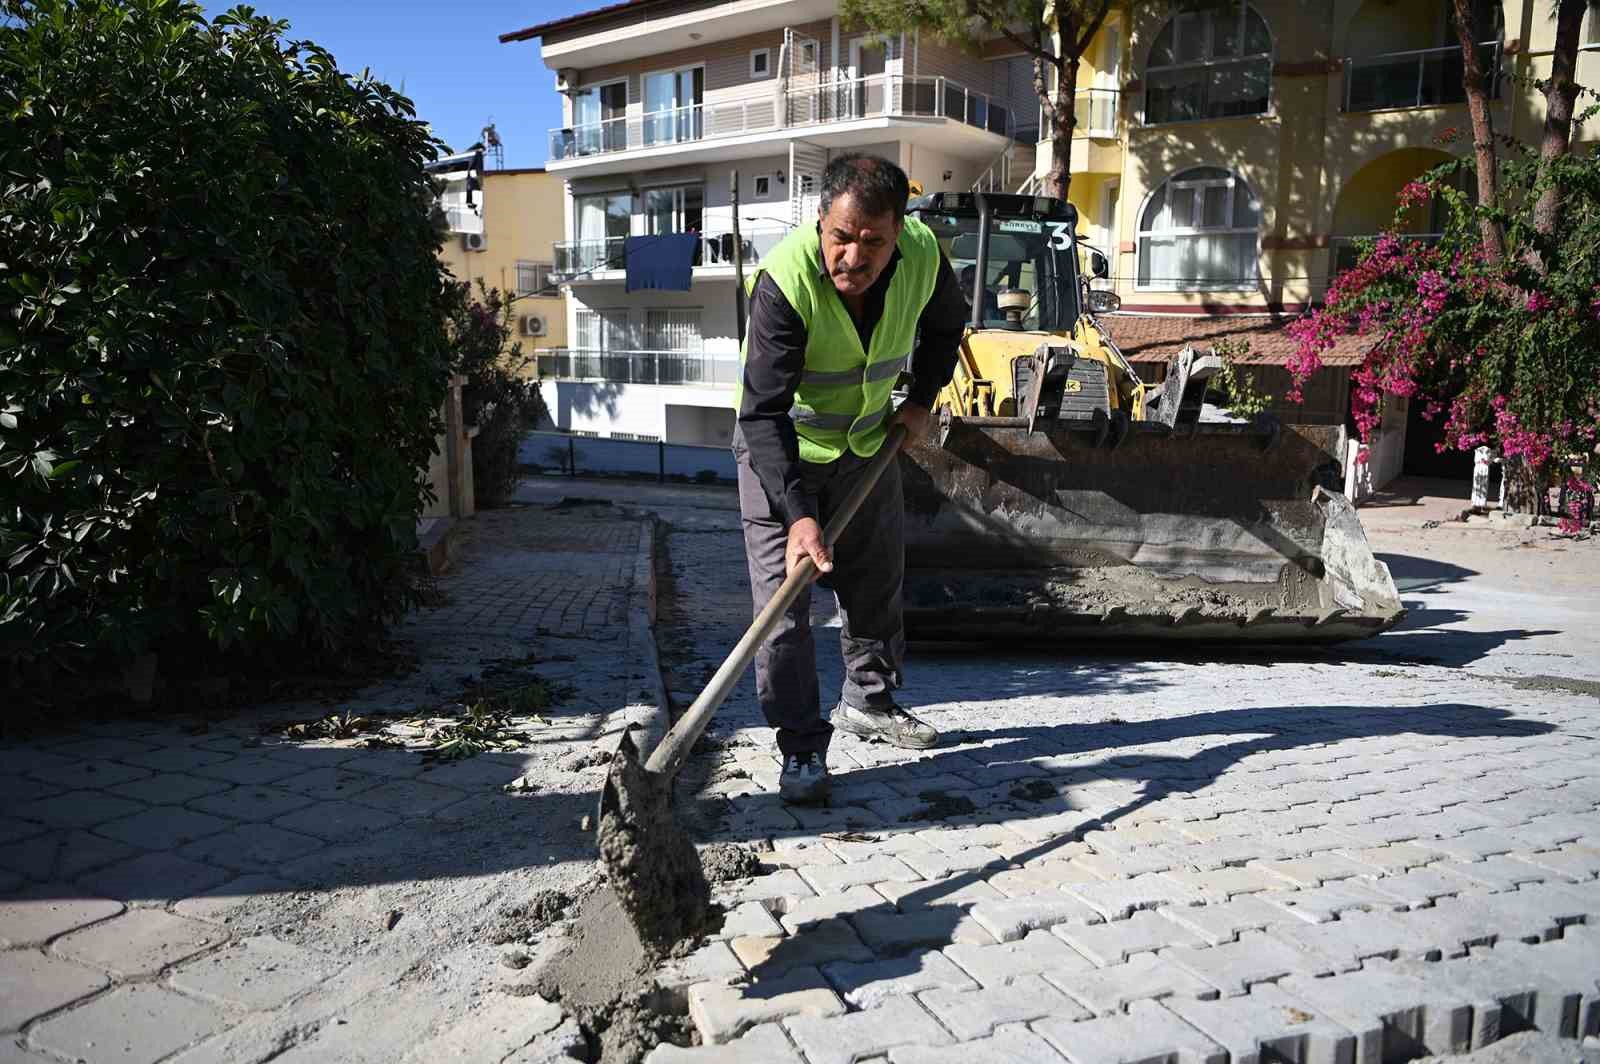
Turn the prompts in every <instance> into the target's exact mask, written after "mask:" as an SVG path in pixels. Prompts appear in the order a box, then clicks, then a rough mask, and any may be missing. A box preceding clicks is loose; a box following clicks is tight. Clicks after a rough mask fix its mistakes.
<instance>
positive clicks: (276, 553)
mask: <svg viewBox="0 0 1600 1064" xmlns="http://www.w3.org/2000/svg"><path fill="white" fill-rule="evenodd" d="M286 29H287V24H286V23H282V22H273V21H270V20H268V19H264V18H259V17H255V16H254V15H253V14H252V13H251V12H250V11H249V10H248V9H245V8H237V9H234V10H232V11H229V12H228V13H226V14H223V15H220V16H218V17H217V18H216V19H214V20H212V21H210V22H207V20H206V19H205V17H204V16H203V14H202V11H201V9H200V7H199V6H198V5H196V4H194V3H188V2H172V0H0V114H3V115H4V116H5V121H4V123H0V231H3V232H4V234H5V244H4V246H5V251H4V253H3V255H0V259H3V260H4V261H3V262H0V291H4V293H5V295H4V299H5V304H6V305H5V307H4V312H3V313H0V409H3V410H4V415H3V417H0V472H3V474H4V475H3V476H0V557H4V558H5V559H7V564H6V568H5V571H4V576H3V579H0V669H3V670H4V671H5V672H7V673H9V678H10V680H11V682H12V683H14V684H15V683H26V684H28V685H30V688H31V689H32V690H34V691H35V692H38V691H39V690H41V689H44V688H46V687H47V686H48V685H49V684H50V683H53V682H57V681H61V680H62V679H63V677H62V676H61V673H60V670H61V669H68V670H71V669H79V670H83V669H84V668H85V667H87V666H89V665H90V664H93V666H94V671H95V673H96V675H113V676H114V675H115V669H116V668H117V666H119V665H122V664H124V663H126V662H129V661H131V660H133V659H135V658H138V657H140V656H141V655H149V654H152V653H155V654H158V655H159V656H160V665H161V670H162V672H163V674H170V672H171V670H172V667H173V665H174V663H175V662H177V661H179V660H180V659H181V660H182V663H183V664H184V665H185V666H187V667H188V668H190V669H192V670H196V671H198V669H200V668H202V667H208V666H209V664H215V663H216V659H217V658H219V657H223V658H229V657H230V656H231V659H232V660H234V661H238V660H242V659H244V658H246V656H248V659H249V660H250V661H252V662H254V663H256V664H259V665H270V664H271V663H272V662H274V661H282V660H284V659H285V658H288V657H291V656H299V655H303V654H304V653H306V652H307V651H319V652H332V651H343V650H345V649H348V648H351V647H354V646H356V645H357V644H360V643H363V642H367V641H370V638H371V637H373V636H376V635H378V634H380V633H381V631H382V629H383V627H384V625H385V623H386V622H388V621H389V620H392V619H393V618H396V617H397V616H399V615H400V614H401V613H402V612H403V611H404V610H405V609H406V608H407V607H408V605H409V604H410V603H412V602H413V601H414V598H415V594H416V592H415V590H414V589H413V587H412V582H411V581H410V579H408V576H407V572H408V569H409V568H410V567H411V566H412V565H413V564H414V557H415V555H414V552H415V549H416V532H415V525H416V519H417V516H418V514H419V513H420V510H421V507H422V505H423V503H424V497H425V495H426V492H427V489H426V488H424V487H422V486H421V478H420V477H419V475H418V470H419V469H421V468H423V467H424V466H425V465H426V464H427V461H428V457H429V455H430V453H431V452H432V448H433V440H434V436H435V434H436V432H437V431H438V424H437V422H438V416H437V408H438V404H439V400H440V397H441V395H442V394H443V390H444V387H445V383H446V379H447V373H448V369H449V348H448V344H447V338H446V332H445V320H446V319H445V303H444V297H445V290H444V285H443V280H442V276H441V267H440V265H439V262H438V259H437V250H438V245H439V236H438V234H437V231H436V229H435V227H434V225H433V222H432V219H431V217H430V212H431V205H432V202H433V196H434V193H433V188H432V185H431V183H430V181H429V179H428V178H427V176H426V175H425V174H424V172H423V169H422V167H423V164H424V163H425V162H427V161H429V160H431V159H432V158H434V157H435V155H436V148H437V144H436V142H435V141H434V140H433V139H432V137H431V136H430V134H429V133H428V131H427V128H426V127H425V125H424V124H423V123H421V122H420V121H418V120H417V119H416V117H415V113H414V111H413V109H412V106H411V103H410V101H408V100H406V99H405V98H404V97H402V96H400V95H398V94H397V93H396V92H394V91H393V90H392V89H390V88H389V87H388V86H386V85H384V84H382V83H380V82H377V81H374V80H372V79H371V78H369V77H367V76H365V75H363V76H361V77H351V76H348V75H346V74H344V73H342V72H341V71H340V70H339V69H338V68H337V66H336V65H335V63H334V60H333V57H332V56H330V55H329V54H328V53H327V52H325V51H323V50H322V49H320V48H318V47H317V46H316V45H314V44H311V43H309V42H289V41H285V40H284V39H283V37H282V35H283V33H284V32H285V30H286ZM246 651H247V652H248V653H247V654H246ZM197 654H199V655H200V656H199V657H196V656H195V655H197ZM142 660H143V661H144V662H146V663H148V661H149V658H148V657H144V658H143V659H142ZM57 697H58V698H62V697H65V696H62V695H60V694H59V693H58V696H57Z"/></svg>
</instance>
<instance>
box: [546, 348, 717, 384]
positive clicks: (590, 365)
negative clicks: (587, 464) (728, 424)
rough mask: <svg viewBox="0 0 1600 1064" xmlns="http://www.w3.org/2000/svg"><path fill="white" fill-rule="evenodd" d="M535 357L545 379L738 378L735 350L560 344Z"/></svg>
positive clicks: (697, 380)
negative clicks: (723, 352) (618, 348)
mask: <svg viewBox="0 0 1600 1064" xmlns="http://www.w3.org/2000/svg"><path fill="white" fill-rule="evenodd" d="M538 361H539V376H540V377H541V378H543V379H546V380H564V381H613V382H617V383H621V384H702V385H703V384H721V385H730V386H731V385H733V384H736V383H738V380H739V356H738V355H735V354H727V355H714V354H707V353H705V352H703V351H609V350H604V349H601V348H594V347H560V348H555V349H552V350H549V351H540V352H539V353H538Z"/></svg>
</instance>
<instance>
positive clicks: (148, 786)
mask: <svg viewBox="0 0 1600 1064" xmlns="http://www.w3.org/2000/svg"><path fill="white" fill-rule="evenodd" d="M231 786H233V785H232V784H231V783H225V782H223V781H222V780H208V779H202V778H201V777H199V776H190V775H186V774H184V773H182V772H158V773H155V774H153V775H147V776H145V777H144V778H143V779H137V780H133V781H132V782H129V783H119V784H117V785H116V786H115V787H111V788H109V790H110V791H111V793H112V794H115V795H119V796H121V797H123V798H132V799H133V800H134V801H138V802H144V803H145V804H147V805H182V804H183V803H184V802H187V801H191V800H193V799H195V798H204V797H205V796H206V795H208V794H216V793H217V792H218V791H224V790H227V789H228V788H229V787H231Z"/></svg>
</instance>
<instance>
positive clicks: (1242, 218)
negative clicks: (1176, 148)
mask: <svg viewBox="0 0 1600 1064" xmlns="http://www.w3.org/2000/svg"><path fill="white" fill-rule="evenodd" d="M1260 228H1261V204H1260V203H1259V201H1257V199H1256V197H1255V194H1254V193H1253V192H1251V191H1250V187H1249V186H1248V185H1246V184H1245V183H1244V181H1243V179H1241V178H1239V177H1237V176H1235V175H1234V174H1232V173H1229V172H1228V171H1227V170H1222V169H1219V168H1216V167H1199V168H1197V169H1194V170H1185V171H1184V172H1183V173H1181V174H1178V175H1176V176H1175V177H1173V178H1171V179H1170V180H1168V181H1167V183H1166V184H1164V185H1162V186H1161V187H1160V188H1158V189H1156V190H1155V192H1154V194H1152V195H1151V197H1150V201H1149V202H1148V203H1147V204H1145V208H1144V211H1143V213H1142V214H1140V216H1139V277H1138V287H1139V288H1142V289H1154V290H1157V291H1174V290H1184V289H1196V288H1243V287H1249V286H1251V285H1254V284H1255V283H1256V278H1257V268H1256V266H1257V259H1258V253H1257V248H1258V246H1259V245H1258V239H1257V238H1258V232H1259V230H1260Z"/></svg>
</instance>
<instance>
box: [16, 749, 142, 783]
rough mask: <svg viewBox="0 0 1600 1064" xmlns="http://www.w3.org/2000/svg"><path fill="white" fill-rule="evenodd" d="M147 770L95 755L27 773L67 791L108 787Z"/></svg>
mask: <svg viewBox="0 0 1600 1064" xmlns="http://www.w3.org/2000/svg"><path fill="white" fill-rule="evenodd" d="M150 774H151V773H150V770H149V769H147V768H139V767H137V766H134V765H124V764H120V763H118V762H116V761H107V760H106V759H104V758H98V757H90V758H84V759H83V760H81V761H69V762H67V763H66V764H58V765H51V766H49V767H47V768H38V769H34V770H33V771H32V772H30V773H28V775H30V776H32V777H33V778H34V779H36V780H39V781H41V782H43V783H47V784H49V785H51V786H53V787H58V788H60V789H62V790H68V791H70V790H74V789H76V788H87V789H91V790H107V789H109V788H111V787H115V786H116V785H117V784H119V783H127V782H128V781H129V780H138V779H144V778H146V777H147V776H149V775H150Z"/></svg>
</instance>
